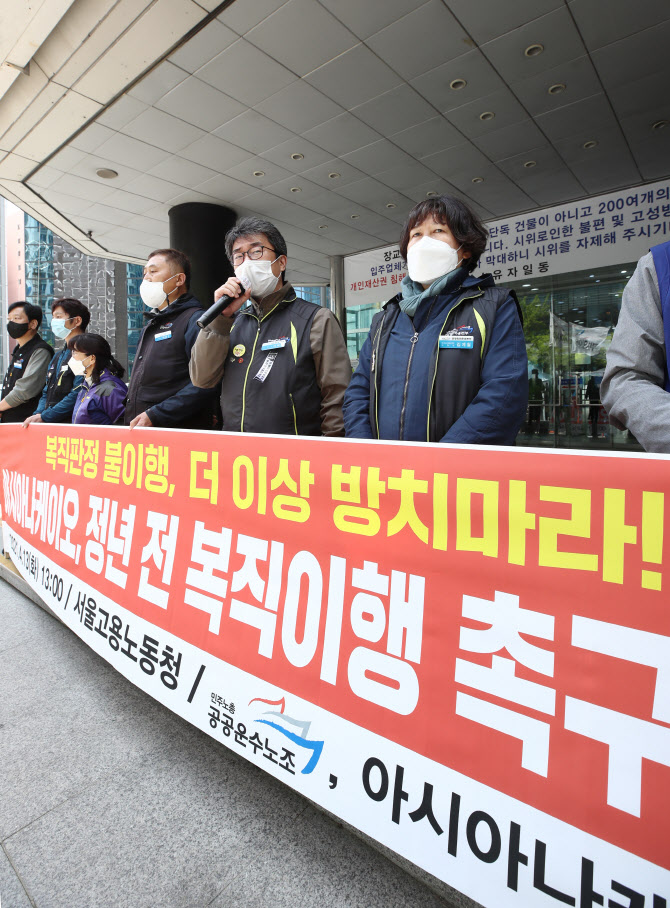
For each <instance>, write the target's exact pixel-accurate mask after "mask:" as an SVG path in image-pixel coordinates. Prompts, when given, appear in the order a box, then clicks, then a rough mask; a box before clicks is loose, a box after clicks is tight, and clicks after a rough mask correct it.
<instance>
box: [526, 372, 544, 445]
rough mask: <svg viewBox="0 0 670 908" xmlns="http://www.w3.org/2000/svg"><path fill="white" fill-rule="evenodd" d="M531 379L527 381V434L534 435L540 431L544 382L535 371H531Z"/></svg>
mask: <svg viewBox="0 0 670 908" xmlns="http://www.w3.org/2000/svg"><path fill="white" fill-rule="evenodd" d="M531 375H532V378H529V379H528V434H529V435H534V434H535V432H536V430H537V431H539V430H540V422H541V420H542V404H543V403H544V382H543V381H542V379H541V378H540V373H539V371H538V370H537V369H533V371H532V373H531Z"/></svg>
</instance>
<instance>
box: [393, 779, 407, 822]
mask: <svg viewBox="0 0 670 908" xmlns="http://www.w3.org/2000/svg"><path fill="white" fill-rule="evenodd" d="M404 776H405V769H404V767H403V766H396V768H395V782H394V784H393V810H392V811H391V819H392V820H393V822H394V823H400V807H401V804H402V802H403V801H407V800H409V795H408V794H407V792H406V791H405V790H404V789H403V787H402V780H403V778H404Z"/></svg>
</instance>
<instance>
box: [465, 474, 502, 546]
mask: <svg viewBox="0 0 670 908" xmlns="http://www.w3.org/2000/svg"><path fill="white" fill-rule="evenodd" d="M473 495H481V496H482V535H481V536H473V535H472V496H473ZM499 497H500V493H499V485H498V483H497V482H495V480H492V479H459V480H458V483H457V485H456V548H457V549H460V551H462V552H481V553H482V555H486V556H487V557H489V558H497V557H498V502H499Z"/></svg>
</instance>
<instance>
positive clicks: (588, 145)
mask: <svg viewBox="0 0 670 908" xmlns="http://www.w3.org/2000/svg"><path fill="white" fill-rule="evenodd" d="M597 144H598V143H597V142H596V140H595V139H589V140H588V142H584V144H583V145H582V148H583V149H584V150H585V151H589V149H591V148H595V147H596V145H597Z"/></svg>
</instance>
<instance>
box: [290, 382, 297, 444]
mask: <svg viewBox="0 0 670 908" xmlns="http://www.w3.org/2000/svg"><path fill="white" fill-rule="evenodd" d="M288 396H289V397H290V398H291V409H292V410H293V427H294V429H295V434H296V435H297V434H298V417H297V415H296V412H295V404H294V403H293V395H292V394H291V392H290V391H289V393H288Z"/></svg>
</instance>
